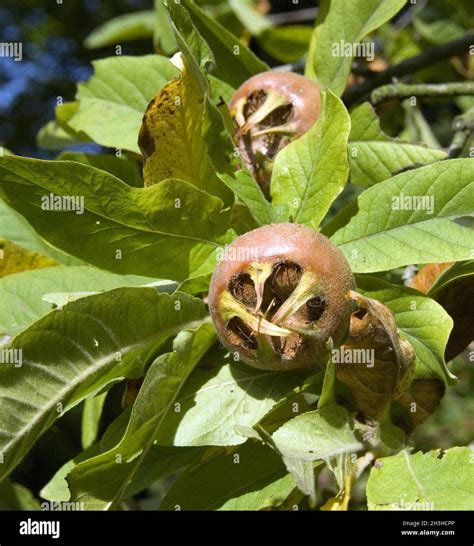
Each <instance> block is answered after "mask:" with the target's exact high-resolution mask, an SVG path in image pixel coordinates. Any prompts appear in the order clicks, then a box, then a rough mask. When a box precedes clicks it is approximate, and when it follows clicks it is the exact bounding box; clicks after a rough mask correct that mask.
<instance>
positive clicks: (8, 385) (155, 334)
mask: <svg viewBox="0 0 474 546" xmlns="http://www.w3.org/2000/svg"><path fill="white" fill-rule="evenodd" d="M204 316H205V309H204V305H203V304H202V302H201V301H200V300H197V299H195V298H192V297H191V296H188V295H186V294H179V293H176V294H174V295H173V296H170V295H168V294H159V293H157V292H156V290H154V289H153V288H119V289H116V290H113V291H111V292H105V293H104V294H98V295H96V296H91V297H89V298H83V299H80V300H78V301H75V302H72V303H70V304H69V305H66V306H65V307H64V308H63V309H61V310H58V311H54V312H52V313H50V314H49V315H47V316H46V317H44V318H43V319H41V320H39V321H38V322H36V323H34V324H33V325H32V326H31V327H30V328H28V329H27V330H25V331H24V332H22V333H21V334H20V335H19V336H17V337H16V338H14V340H13V341H12V343H11V345H10V346H9V347H8V348H6V349H3V351H4V353H3V354H4V355H7V357H8V356H9V355H10V358H3V359H2V360H3V362H5V363H4V364H2V365H1V366H0V412H1V415H2V422H1V428H0V453H2V454H3V457H4V464H2V465H1V467H0V479H1V478H3V477H5V476H7V475H8V474H9V473H10V472H11V470H12V469H13V468H14V467H15V466H16V465H17V464H18V463H19V462H20V461H21V459H22V458H23V456H24V455H25V454H26V452H27V451H28V450H29V449H30V448H31V446H32V445H33V444H34V442H35V441H36V440H37V439H38V437H39V436H40V435H41V434H42V433H43V432H44V431H45V430H46V429H47V428H48V427H49V426H50V425H51V424H52V423H53V422H54V421H55V420H56V419H57V418H58V417H59V416H60V415H61V414H62V413H64V412H65V411H68V410H69V409H70V408H72V407H73V406H75V405H76V404H78V403H79V402H80V401H81V400H83V399H85V398H86V397H89V396H93V395H95V394H96V393H97V392H99V391H100V390H103V389H104V388H105V387H106V386H108V385H110V384H111V383H112V382H116V381H119V380H121V379H123V378H125V377H133V376H136V374H140V373H143V369H144V366H145V365H146V364H147V362H149V360H150V358H151V357H152V356H153V355H154V354H155V352H156V351H157V350H158V349H159V347H160V346H161V345H162V344H163V343H164V341H165V340H166V339H168V338H169V337H170V336H172V335H174V334H176V333H177V332H178V331H180V330H182V329H183V328H189V327H193V326H196V325H197V324H198V323H199V321H200V320H201V319H202V318H203V317H204ZM124 317H125V318H126V320H124ZM7 351H8V352H7ZM12 357H17V358H16V360H15V363H19V364H21V366H17V367H15V366H14V365H13V364H12V363H10V362H11V361H12Z"/></svg>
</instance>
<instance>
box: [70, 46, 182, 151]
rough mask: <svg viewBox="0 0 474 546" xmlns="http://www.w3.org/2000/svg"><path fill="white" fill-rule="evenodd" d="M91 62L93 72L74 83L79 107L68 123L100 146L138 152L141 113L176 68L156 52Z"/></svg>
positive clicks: (174, 75)
mask: <svg viewBox="0 0 474 546" xmlns="http://www.w3.org/2000/svg"><path fill="white" fill-rule="evenodd" d="M92 64H93V66H94V75H93V76H92V77H91V79H90V80H89V81H88V82H87V83H85V84H79V86H78V91H77V95H76V98H77V99H78V100H79V108H78V110H77V112H76V114H75V115H74V116H73V117H72V119H71V120H70V121H69V126H70V127H71V128H72V129H74V130H75V131H83V132H84V133H86V134H87V135H88V136H89V137H90V138H92V139H93V140H94V141H95V142H97V144H101V145H102V146H108V147H111V148H121V149H125V150H129V151H132V152H136V153H140V150H139V148H138V144H137V139H138V131H139V129H140V124H141V121H142V117H143V113H144V112H145V110H146V109H147V106H148V103H149V102H150V101H151V99H152V98H153V97H154V96H155V95H156V93H157V92H158V91H159V90H160V89H161V88H162V87H163V86H164V85H165V83H167V82H168V81H170V80H171V79H172V78H174V77H176V76H177V75H178V69H177V68H176V67H175V66H173V65H172V64H171V63H170V61H169V59H167V58H166V57H160V56H159V55H145V56H142V57H128V56H126V55H123V56H117V57H109V58H107V59H101V60H99V61H94V62H93V63H92Z"/></svg>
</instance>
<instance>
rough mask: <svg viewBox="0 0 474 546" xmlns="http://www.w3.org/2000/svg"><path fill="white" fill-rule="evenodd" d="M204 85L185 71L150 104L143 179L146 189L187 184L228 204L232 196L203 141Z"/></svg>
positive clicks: (142, 144)
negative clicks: (166, 183)
mask: <svg viewBox="0 0 474 546" xmlns="http://www.w3.org/2000/svg"><path fill="white" fill-rule="evenodd" d="M205 85H206V82H205V80H204V84H203V81H202V75H196V74H195V72H194V71H192V70H187V69H185V70H183V73H182V75H181V77H179V78H176V79H174V80H172V81H170V82H168V83H167V84H166V85H165V86H164V87H163V88H162V89H161V91H160V92H159V93H158V95H156V96H155V98H154V99H153V100H152V101H151V102H150V104H149V105H148V108H147V110H146V112H145V115H144V116H143V122H142V126H141V129H140V135H139V139H138V144H139V146H140V150H141V152H142V154H143V158H144V165H143V177H144V181H145V186H151V185H153V184H157V183H159V182H161V181H162V180H165V179H167V178H177V179H180V180H185V181H186V182H190V183H191V184H193V185H194V186H196V187H198V188H200V189H202V190H205V191H207V192H208V193H211V194H213V195H216V196H218V197H220V198H221V199H223V201H225V202H227V201H228V200H229V195H230V192H229V190H227V188H226V187H225V186H224V184H223V183H222V182H221V181H220V180H219V178H218V177H217V175H216V173H215V170H214V168H213V167H212V164H211V162H210V160H209V156H208V151H207V145H206V143H205V141H204V139H203V137H202V118H203V115H204V98H205V96H206V94H207V92H208V91H207V90H206V89H205V88H204V89H203V86H204V87H205Z"/></svg>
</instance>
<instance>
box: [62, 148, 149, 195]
mask: <svg viewBox="0 0 474 546" xmlns="http://www.w3.org/2000/svg"><path fill="white" fill-rule="evenodd" d="M57 160H58V161H77V162H78V163H82V164H84V165H90V166H91V167H96V168H97V169H101V170H102V171H106V172H108V173H110V174H113V175H114V176H115V177H116V178H118V179H119V180H122V181H123V182H126V183H127V184H128V185H129V186H133V187H135V188H142V187H143V178H142V177H141V175H140V170H139V167H138V163H137V162H136V161H133V160H132V159H129V158H128V157H125V156H123V157H117V156H115V155H105V154H85V153H83V152H63V153H62V154H60V155H59V156H58V157H57Z"/></svg>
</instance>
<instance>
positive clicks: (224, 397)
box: [157, 348, 305, 446]
mask: <svg viewBox="0 0 474 546" xmlns="http://www.w3.org/2000/svg"><path fill="white" fill-rule="evenodd" d="M304 377H305V375H304V373H302V372H298V371H297V372H294V373H293V372H281V373H277V372H262V371H261V370H256V369H254V368H250V367H249V366H247V365H245V364H238V363H235V362H233V360H232V358H231V356H229V355H226V356H225V353H224V352H223V351H222V349H220V348H216V349H215V350H213V351H211V352H210V353H209V354H208V355H206V357H205V359H204V360H203V363H202V366H200V367H199V368H198V369H196V370H195V371H194V372H193V374H192V375H191V377H190V378H189V381H188V382H187V383H186V385H185V386H184V388H183V390H182V392H181V393H180V395H179V397H178V398H177V399H176V402H177V403H179V405H180V406H179V407H180V411H179V412H176V413H174V412H172V413H170V414H169V415H168V416H167V419H166V421H165V422H164V423H163V425H162V428H161V429H160V434H159V435H158V436H157V441H158V443H160V444H162V445H170V444H171V445H177V446H201V445H237V444H241V443H243V442H244V441H245V438H243V437H242V436H241V435H240V434H239V433H238V431H237V430H236V427H238V426H246V427H252V426H254V425H255V424H257V423H258V422H259V421H260V419H261V418H262V417H263V416H264V415H266V413H268V411H269V410H270V409H271V408H272V407H273V406H274V405H275V404H276V403H277V402H278V401H279V400H280V399H281V398H283V397H284V396H285V395H286V394H287V393H288V392H289V391H291V390H292V389H293V388H295V387H296V386H297V385H300V384H301V383H302V382H303V381H304Z"/></svg>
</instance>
